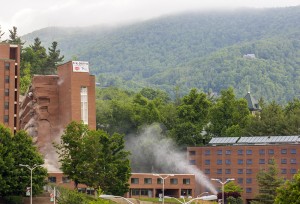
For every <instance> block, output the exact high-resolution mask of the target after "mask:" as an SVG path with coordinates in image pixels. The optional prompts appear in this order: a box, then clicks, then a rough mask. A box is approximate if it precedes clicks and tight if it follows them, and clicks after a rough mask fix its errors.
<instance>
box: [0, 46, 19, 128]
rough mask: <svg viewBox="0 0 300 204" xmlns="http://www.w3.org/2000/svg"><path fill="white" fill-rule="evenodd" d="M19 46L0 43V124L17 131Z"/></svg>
mask: <svg viewBox="0 0 300 204" xmlns="http://www.w3.org/2000/svg"><path fill="white" fill-rule="evenodd" d="M19 81H20V46H19V45H13V44H8V43H0V123H3V124H4V125H5V126H7V127H8V128H10V129H11V131H12V132H13V133H15V132H16V131H17V130H19Z"/></svg>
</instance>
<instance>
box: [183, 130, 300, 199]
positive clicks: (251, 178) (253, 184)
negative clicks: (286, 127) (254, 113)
mask: <svg viewBox="0 0 300 204" xmlns="http://www.w3.org/2000/svg"><path fill="white" fill-rule="evenodd" d="M299 142H300V137H299V136H270V137H240V138H239V137H222V138H213V139H212V140H211V141H210V142H209V146H204V147H188V150H187V151H188V159H189V163H190V164H191V165H196V166H197V167H198V168H199V169H201V170H202V171H203V172H204V173H205V175H206V176H207V177H208V178H210V179H211V178H216V179H220V180H221V181H225V180H226V179H227V178H234V179H235V181H234V182H235V183H236V184H238V185H239V186H241V187H242V188H243V190H244V192H243V194H242V197H243V198H244V200H245V201H246V200H247V201H250V200H251V199H253V198H254V197H255V196H256V195H257V194H258V184H257V180H256V175H257V173H258V172H259V170H260V169H266V168H267V167H268V165H269V161H270V160H272V159H274V160H275V162H276V164H277V166H278V169H279V176H280V177H282V178H284V179H292V177H293V175H294V174H296V173H297V171H298V170H299V169H300V159H299V157H298V154H299V153H300V144H299ZM212 183H213V184H214V185H215V186H216V187H217V188H220V187H221V185H220V183H217V182H214V181H212ZM196 189H197V191H198V190H199V191H202V192H203V191H207V189H205V188H204V187H200V186H197V187H196Z"/></svg>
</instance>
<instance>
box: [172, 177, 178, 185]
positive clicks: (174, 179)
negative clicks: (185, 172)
mask: <svg viewBox="0 0 300 204" xmlns="http://www.w3.org/2000/svg"><path fill="white" fill-rule="evenodd" d="M170 183H171V184H178V179H177V178H171V179H170Z"/></svg>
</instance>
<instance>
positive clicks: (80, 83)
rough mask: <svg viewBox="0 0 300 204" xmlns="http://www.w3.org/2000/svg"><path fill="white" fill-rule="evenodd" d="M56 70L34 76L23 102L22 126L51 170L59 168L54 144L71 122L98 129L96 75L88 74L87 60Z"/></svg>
mask: <svg viewBox="0 0 300 204" xmlns="http://www.w3.org/2000/svg"><path fill="white" fill-rule="evenodd" d="M57 73H58V74H57V75H35V76H34V77H33V78H32V84H31V87H30V89H29V91H28V92H27V94H26V96H25V98H24V99H23V101H22V103H21V105H20V128H21V129H24V130H26V131H27V132H28V133H29V134H30V135H31V136H32V137H33V140H34V142H35V144H36V145H37V146H38V148H39V151H40V152H41V153H42V154H43V155H44V158H45V164H46V166H47V168H48V171H49V172H57V171H59V165H58V162H57V161H58V159H57V154H56V152H55V148H54V147H53V145H52V144H53V142H56V143H57V142H59V139H60V136H61V135H62V133H63V130H64V128H65V127H66V126H67V125H68V124H69V123H70V122H71V121H78V122H79V121H83V122H84V124H87V125H88V126H89V128H90V129H96V105H95V103H96V101H95V76H92V75H90V74H89V65H88V62H81V61H70V62H67V63H65V64H63V65H60V66H58V68H57Z"/></svg>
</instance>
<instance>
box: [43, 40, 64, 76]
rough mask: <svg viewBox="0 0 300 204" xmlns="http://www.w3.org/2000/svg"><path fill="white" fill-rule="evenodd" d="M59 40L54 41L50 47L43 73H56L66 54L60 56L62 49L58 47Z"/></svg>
mask: <svg viewBox="0 0 300 204" xmlns="http://www.w3.org/2000/svg"><path fill="white" fill-rule="evenodd" d="M57 45H58V44H57V42H56V41H54V42H52V45H51V47H49V48H48V51H49V53H48V57H47V61H46V64H45V67H44V68H43V71H42V74H55V73H56V67H57V65H58V64H59V63H60V62H62V61H63V59H64V56H60V50H58V49H57Z"/></svg>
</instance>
